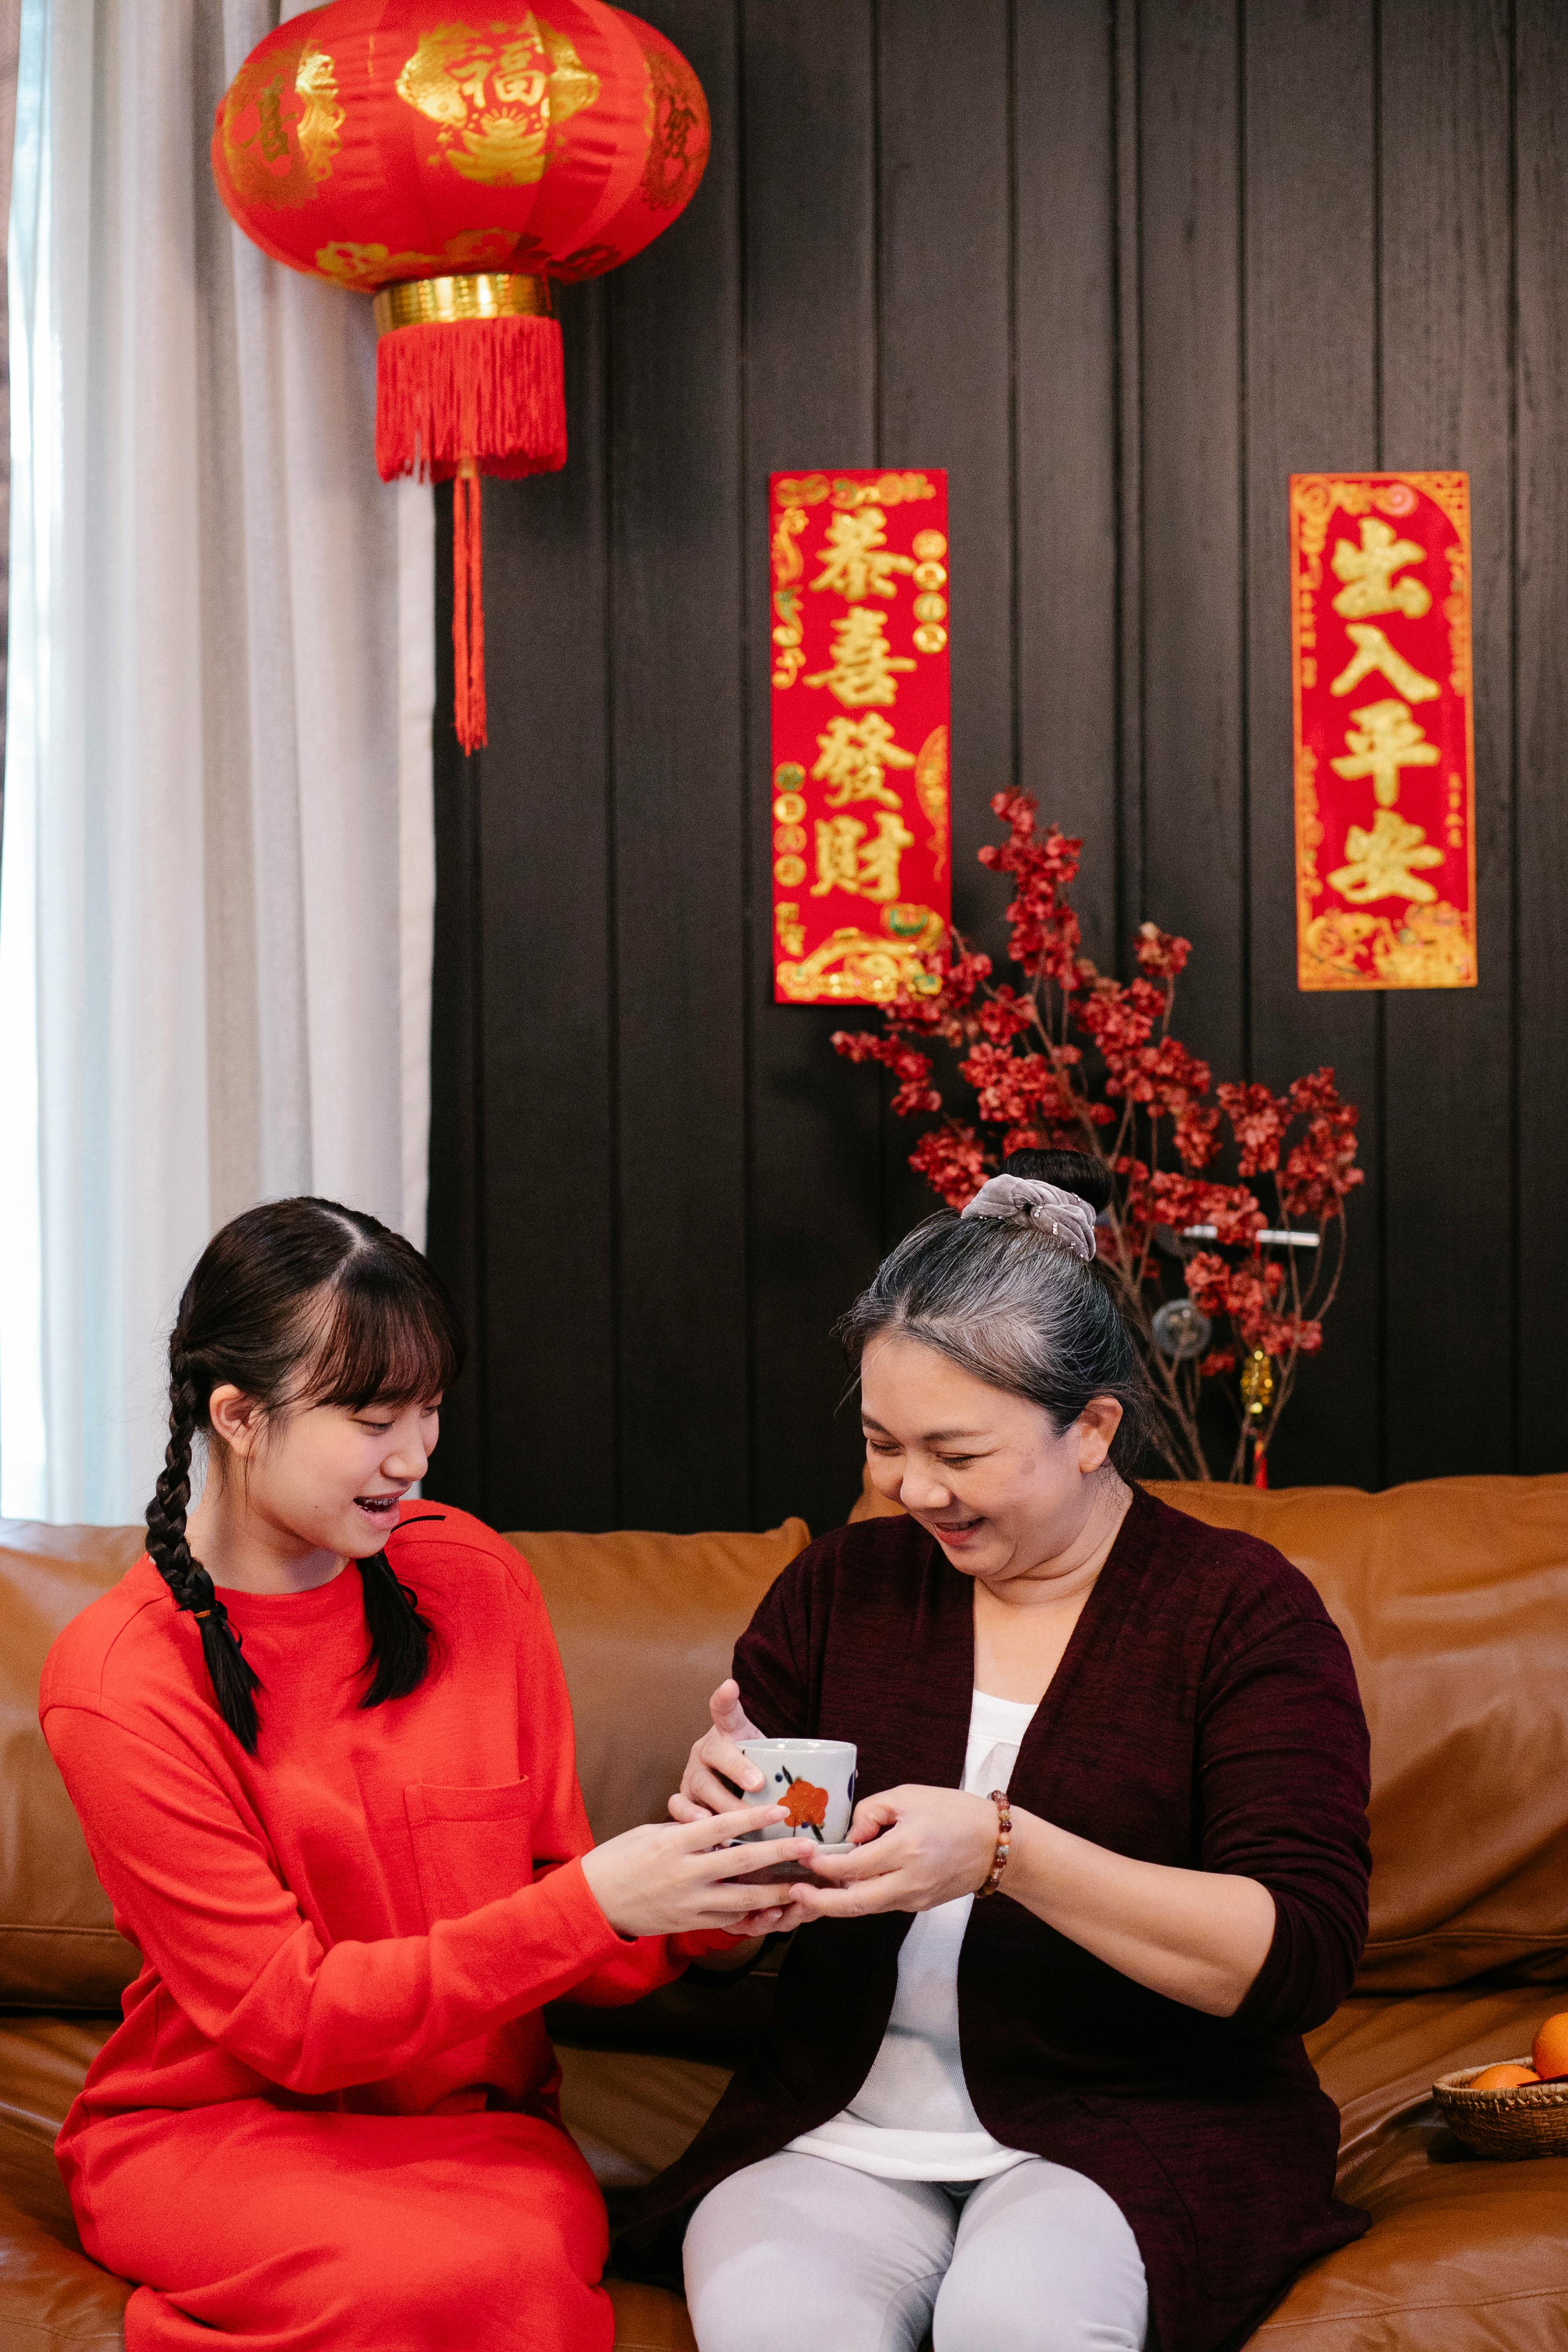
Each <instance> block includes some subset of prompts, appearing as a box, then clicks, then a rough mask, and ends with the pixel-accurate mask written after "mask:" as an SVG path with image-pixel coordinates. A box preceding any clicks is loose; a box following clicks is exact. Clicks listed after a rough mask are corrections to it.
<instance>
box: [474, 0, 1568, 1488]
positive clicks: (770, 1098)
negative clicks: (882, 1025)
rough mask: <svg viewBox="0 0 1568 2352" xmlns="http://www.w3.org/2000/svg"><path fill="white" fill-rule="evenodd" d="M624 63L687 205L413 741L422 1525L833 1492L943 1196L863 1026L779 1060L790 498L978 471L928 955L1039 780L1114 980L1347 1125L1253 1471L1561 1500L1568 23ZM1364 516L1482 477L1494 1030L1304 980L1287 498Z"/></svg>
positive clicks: (1104, 27) (1482, 737) (1176, 30)
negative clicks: (476, 719)
mask: <svg viewBox="0 0 1568 2352" xmlns="http://www.w3.org/2000/svg"><path fill="white" fill-rule="evenodd" d="M647 13H648V14H649V15H650V16H652V17H653V18H654V19H655V21H656V22H658V24H659V25H660V26H662V27H663V28H664V29H665V30H667V31H668V33H669V34H670V35H671V37H673V38H674V39H675V40H676V41H678V42H679V44H680V46H681V47H683V48H684V49H685V50H686V53H687V54H688V56H689V57H690V58H691V59H692V62H693V64H694V65H695V66H696V67H697V69H698V71H699V72H700V75H701V76H702V79H703V81H704V84H705V86H706V88H707V89H708V93H709V97H710V103H711V105H712V109H713V116H714V127H715V143H714V158H713V163H712V164H711V166H710V171H709V174H708V178H707V181H706V183H705V184H704V186H703V188H702V190H701V192H700V195H699V197H698V199H697V201H696V202H695V204H694V205H692V207H691V209H690V211H689V214H688V215H687V216H686V217H685V218H684V219H682V220H681V221H680V222H679V223H678V224H677V225H676V226H674V227H673V228H672V229H671V231H670V232H669V233H668V236H665V237H664V238H662V239H660V240H659V242H658V244H657V245H656V246H655V247H653V248H652V249H651V250H650V252H649V253H648V254H647V255H646V256H645V257H643V258H642V259H641V260H639V261H638V262H637V263H635V264H633V265H632V266H631V267H630V268H628V269H626V271H625V272H623V273H621V274H619V275H618V276H616V278H613V279H611V280H609V281H607V282H606V283H605V285H604V286H602V287H600V288H596V289H583V290H581V291H579V292H577V293H574V294H572V295H570V296H569V297H568V298H567V300H566V303H565V305H564V310H565V325H566V332H567V337H568V342H569V345H570V349H571V362H570V383H569V390H570V399H571V410H572V428H573V436H574V446H573V457H572V463H571V467H570V468H569V469H568V471H567V473H566V474H565V475H563V476H562V477H561V478H558V479H555V480H552V481H548V482H537V483H523V484H519V485H515V486H498V487H494V488H489V489H488V490H487V531H488V548H489V562H488V570H489V592H490V593H489V665H490V677H489V683H490V706H491V746H490V749H489V751H488V752H487V753H486V754H485V755H484V756H483V757H482V759H480V760H478V761H472V762H469V763H468V765H467V767H466V768H465V765H464V763H463V762H462V761H459V760H458V758H457V757H456V756H455V753H454V751H453V750H452V747H451V742H450V736H449V732H448V731H447V726H446V714H445V710H444V713H443V722H442V727H441V730H440V741H441V744H442V752H441V759H440V775H439V779H438V809H437V831H438V898H439V903H438V908H437V988H436V1050H435V1063H434V1094H435V1116H434V1120H433V1139H432V1169H431V1175H432V1195H431V1247H432V1252H433V1254H434V1255H435V1256H436V1258H437V1262H438V1263H439V1264H440V1265H442V1266H443V1267H444V1268H445V1269H446V1270H447V1273H448V1274H449V1276H451V1278H452V1280H453V1283H454V1286H455V1288H456V1289H457V1292H458V1297H459V1300H460V1303H461V1305H462V1307H463V1311H464V1313H465V1316H466V1317H467V1318H468V1322H469V1324H470V1327H471V1328H472V1330H473V1332H474V1336H475V1343H476V1344H475V1357H476V1363H475V1370H474V1373H473V1375H472V1376H471V1377H470V1378H469V1379H468V1381H466V1382H465V1383H464V1385H463V1387H462V1388H461V1389H459V1391H458V1393H457V1394H456V1395H455V1396H454V1398H453V1400H452V1405H451V1409H450V1412H449V1413H448V1417H447V1440H446V1443H445V1444H444V1447H443V1452H442V1454H441V1455H440V1456H439V1457H438V1458H437V1465H436V1469H435V1472H434V1473H433V1476H432V1481H431V1484H432V1487H433V1489H434V1490H436V1491H439V1492H441V1493H444V1494H447V1495H449V1496H453V1497H454V1498H456V1499H459V1500H463V1501H466V1502H469V1503H471V1504H473V1505H474V1506H475V1507H478V1508H479V1509H480V1510H482V1511H484V1512H486V1513H487V1515H488V1516H489V1517H492V1518H494V1519H497V1520H500V1521H503V1522H510V1523H512V1524H523V1525H527V1524H535V1525H537V1524H540V1523H541V1522H543V1521H555V1522H557V1523H560V1524H573V1525H577V1526H582V1527H602V1526H607V1525H611V1524H616V1523H618V1524H622V1525H626V1524H634V1523H637V1522H638V1521H641V1522H643V1523H653V1524H659V1525H664V1526H668V1527H672V1528H680V1527H695V1526H700V1525H703V1524H708V1525H714V1524H753V1525H760V1524H766V1523H767V1522H769V1521H772V1520H774V1519H776V1518H777V1517H780V1516H781V1515H782V1514H784V1512H785V1511H788V1510H792V1509H795V1510H801V1511H803V1512H804V1513H805V1516H806V1517H808V1518H809V1519H810V1520H811V1522H812V1523H813V1524H814V1525H816V1526H826V1525H828V1524H830V1523H831V1522H832V1521H833V1520H834V1519H836V1518H837V1517H839V1516H840V1515H841V1513H842V1511H843V1509H844V1507H845V1505H846V1503H847V1499H848V1496H849V1495H850V1493H851V1492H852V1491H853V1487H854V1485H855V1481H856V1476H857V1448H856V1444H855V1431H854V1424H853V1417H852V1415H847V1414H845V1413H843V1412H838V1411H837V1403H838V1399H839V1394H840V1391H841V1387H842V1371H841V1367H840V1365H839V1361H838V1359H837V1350H836V1349H835V1347H834V1344H833V1342H832V1339H831V1337H830V1331H831V1326H832V1324H833V1321H834V1319H835V1318H836V1317H837V1315H838V1314H839V1313H840V1312H841V1311H842V1310H843V1308H844V1307H845V1306H846V1305H847V1302H848V1300H849V1298H850V1297H852V1296H853V1294H854V1292H855V1290H856V1288H857V1287H858V1286H859V1284H860V1283H861V1282H862V1281H863V1280H864V1279H865V1278H866V1276H868V1273H869V1272H870V1271H871V1268H872V1267H873V1265H874V1264H875V1262H876V1257H877V1255H878V1251H879V1247H880V1246H881V1245H883V1244H885V1243H886V1242H887V1241H888V1240H890V1239H891V1238H893V1237H894V1236H895V1235H896V1234H898V1233H900V1232H901V1231H903V1230H904V1229H905V1228H906V1226H907V1225H908V1223H910V1221H911V1219H912V1218H913V1217H914V1216H916V1215H917V1214H919V1213H922V1212H923V1210H924V1209H925V1208H926V1207H927V1206H928V1205H929V1200H928V1197H927V1196H926V1195H924V1194H923V1192H921V1188H920V1187H918V1186H917V1185H916V1184H915V1183H914V1181H913V1180H912V1179H911V1178H910V1175H909V1172H908V1171H907V1169H906V1168H905V1166H904V1164H903V1162H904V1155H905V1153H906V1152H907V1150H908V1149H909V1146H910V1142H911V1141H912V1139H913V1136H912V1132H911V1130H910V1129H908V1128H906V1127H903V1126H901V1125H900V1124H899V1123H898V1122H895V1121H893V1120H891V1119H890V1118H889V1116H888V1114H887V1112H886V1108H885V1102H884V1100H883V1098H882V1097H880V1096H879V1091H878V1087H877V1085H876V1083H875V1081H874V1080H873V1079H872V1077H871V1076H870V1075H869V1074H868V1073H867V1072H864V1071H858V1070H855V1069H852V1068H850V1067H849V1066H847V1065H845V1064H843V1063H842V1062H840V1061H838V1060H837V1058H836V1057H835V1056H834V1055H833V1054H832V1052H831V1049H830V1045H829V1038H830V1035H831V1033H832V1031H833V1030H834V1029H835V1028H836V1027H837V1026H839V1025H841V1023H842V1020H843V1018H844V1016H842V1015H838V1014H835V1013H830V1012H828V1011H826V1010H825V1009H824V1010H818V1009H816V1008H811V1009H805V1008H796V1007H780V1006H777V1005H775V1004H774V1003H773V1002H772V990H771V937H770V926H771V893H770V884H769V868H770V864H771V851H770V832H771V824H770V818H769V810H768V803H769V799H770V797H771V795H770V789H769V759H768V670H769V666H770V664H769V646H768V627H769V613H768V602H767V595H768V586H767V576H766V514H765V501H766V481H767V475H768V473H769V471H770V470H771V469H773V468H774V467H786V466H787V467H796V466H798V467H808V466H831V465H834V464H843V465H869V464H879V463H886V464H894V465H945V466H946V467H948V469H949V474H950V487H951V493H952V547H953V593H954V639H953V694H954V710H953V717H954V736H955V768H954V828H955V835H956V842H957V853H958V854H957V859H956V873H955V880H956V884H957V891H956V901H957V912H958V916H959V919H960V921H961V922H962V923H963V924H964V925H965V926H966V927H967V928H970V929H973V930H974V931H976V932H977V934H978V935H979V936H980V937H981V938H982V940H984V943H985V944H986V945H988V946H990V947H992V948H996V947H998V946H999V945H1000V944H1001V942H1002V938H1003V922H1002V907H1003V903H1004V899H1003V893H1002V891H1001V890H1000V889H999V888H998V887H997V886H996V885H995V884H994V882H993V881H992V880H991V879H990V878H989V877H984V876H983V875H982V874H981V872H980V871H979V869H978V868H977V867H976V866H975V865H974V862H973V854H974V851H975V849H976V848H977V847H978V845H980V843H981V842H982V841H983V840H985V839H987V838H989V837H991V831H992V820H991V819H990V816H989V814H988V809H987V803H988V801H989V798H990V795H991V793H993V792H994V790H995V789H996V788H997V786H998V785H999V784H1002V783H1004V782H1006V781H1007V780H1008V779H1009V778H1010V777H1011V776H1013V775H1015V774H1016V775H1017V776H1018V777H1019V778H1020V779H1021V781H1022V782H1024V783H1025V785H1026V787H1027V788H1028V789H1030V790H1032V791H1035V792H1037V793H1038V794H1039V796H1040V800H1041V803H1042V809H1043V812H1044V814H1047V815H1049V816H1056V817H1058V818H1059V819H1060V820H1061V821H1062V822H1063V823H1064V824H1066V825H1067V826H1068V829H1069V830H1072V831H1075V832H1079V833H1081V834H1082V835H1084V839H1085V858H1086V873H1085V879H1084V884H1083V887H1082V888H1081V889H1080V892H1079V905H1080V910H1081V912H1082V914H1083V917H1084V919H1085V926H1086V933H1087V936H1088V939H1089V946H1090V950H1091V952H1093V953H1094V954H1095V955H1096V956H1097V958H1099V959H1100V961H1104V962H1107V963H1108V964H1110V966H1111V967H1112V968H1118V967H1120V968H1121V969H1122V970H1125V969H1126V959H1127V933H1128V931H1129V929H1131V926H1132V925H1133V924H1135V923H1136V922H1137V921H1138V920H1139V919H1142V917H1143V916H1144V915H1145V914H1148V915H1152V916H1153V917H1155V918H1156V919H1158V920H1159V921H1161V922H1162V923H1164V924H1166V925H1167V926H1169V927H1170V928H1172V929H1179V930H1182V931H1184V932H1186V933H1187V934H1188V935H1189V936H1190V937H1191V938H1192V939H1193V940H1194V942H1195V943H1196V947H1197V955H1196V958H1195V960H1194V965H1193V967H1192V970H1191V972H1190V974H1189V977H1188V980H1187V982H1186V983H1185V987H1184V1003H1183V1014H1182V1021H1181V1028H1182V1033H1183V1034H1184V1036H1185V1037H1186V1038H1187V1040H1188V1042H1189V1043H1190V1044H1191V1045H1193V1046H1194V1048H1195V1049H1196V1050H1197V1051H1198V1052H1200V1053H1203V1054H1205V1055H1207V1056H1208V1057H1209V1058H1210V1059H1211V1060H1212V1061H1213V1062H1214V1064H1215V1073H1216V1076H1245V1075H1252V1076H1258V1077H1259V1078H1263V1079H1266V1080H1268V1082H1269V1083H1270V1084H1271V1085H1274V1086H1276V1087H1278V1086H1281V1085H1283V1084H1284V1083H1285V1082H1287V1081H1288V1080H1289V1078H1291V1077H1292V1076H1296V1075H1297V1074H1299V1073H1300V1072H1301V1071H1304V1070H1309V1069H1313V1068H1316V1067H1317V1066H1319V1065H1320V1064H1322V1063H1331V1064H1333V1065H1334V1066H1335V1067H1336V1068H1337V1070H1338V1072H1339V1075H1340V1077H1341V1081H1342V1085H1343V1087H1344V1089H1345V1091H1346V1093H1347V1094H1348V1096H1349V1097H1351V1098H1352V1100H1354V1101H1355V1102H1357V1103H1358V1104H1359V1105H1360V1107H1361V1110H1362V1129H1361V1133H1362V1141H1363V1164H1364V1166H1365V1169H1366V1172H1367V1181H1366V1185H1365V1187H1364V1189H1363V1191H1362V1192H1359V1193H1358V1194H1357V1195H1356V1196H1355V1198H1354V1200H1353V1202H1352V1258H1351V1268H1350V1273H1349V1276H1348V1278H1347V1281H1346V1285H1345V1288H1344V1291H1343V1294H1342V1298H1341V1300H1340V1302H1339V1304H1338V1306H1337V1307H1336V1308H1335V1310H1334V1313H1333V1317H1332V1319H1331V1325H1330V1328H1329V1335H1328V1344H1327V1348H1326V1349H1325V1353H1324V1355H1323V1358H1322V1359H1321V1361H1320V1362H1319V1363H1317V1364H1315V1365H1313V1366H1310V1368H1309V1369H1308V1371H1307V1374H1306V1377H1305V1379H1304V1381H1303V1385H1302V1389H1301V1391H1300V1396H1299V1398H1298V1401H1297V1402H1296V1403H1295V1405H1294V1406H1293V1408H1292V1411H1291V1413H1290V1415H1289V1418H1288V1420H1287V1421H1286V1423H1285V1424H1284V1428H1283V1431H1282V1433H1281V1437H1280V1439H1279V1442H1278V1444H1277V1445H1276V1448H1275V1454H1274V1468H1275V1472H1276V1475H1277V1476H1280V1477H1283V1478H1285V1479H1292V1478H1294V1479H1319V1480H1335V1481H1347V1482H1352V1483H1357V1484H1363V1485H1366V1486H1381V1485H1384V1484H1385V1483H1388V1482H1389V1481H1391V1480H1394V1479H1397V1478H1405V1477H1415V1476H1423V1475H1434V1474H1437V1473H1440V1472H1444V1471H1451V1470H1464V1469H1477V1470H1479V1469H1509V1468H1514V1467H1517V1468H1521V1469H1542V1468H1548V1467H1561V1466H1563V1463H1564V1461H1565V1460H1568V1442H1565V1440H1564V1437H1563V1421H1562V1414H1561V1410H1560V1407H1559V1404H1558V1401H1557V1396H1556V1389H1555V1384H1554V1383H1553V1382H1552V1381H1550V1379H1549V1378H1548V1377H1546V1375H1545V1367H1546V1366H1547V1365H1548V1363H1549V1362H1550V1361H1551V1360H1552V1358H1551V1355H1550V1350H1551V1349H1552V1346H1553V1345H1554V1343H1555V1341H1556V1339H1557V1337H1558V1334H1559V1333H1560V1331H1561V1328H1562V1326H1563V1317H1564V1310H1565V1308H1568V1221H1565V1220H1564V1218H1563V1213H1562V1203H1563V1199H1564V1197H1565V1196H1568V1046H1565V1045H1564V1043H1563V1038H1564V1035H1565V1034H1568V1024H1564V1022H1563V1018H1562V1014H1561V1006H1562V1003H1563V999H1564V993H1565V991H1568V950H1565V949H1564V946H1563V940H1564V935H1565V930H1568V923H1565V919H1564V918H1565V913H1568V908H1565V898H1568V879H1565V877H1568V814H1565V809H1568V792H1565V790H1564V778H1563V749H1562V746H1563V741H1564V740H1565V737H1568V688H1564V685H1563V668H1562V662H1561V657H1560V648H1561V646H1562V645H1563V642H1564V641H1565V640H1568V565H1565V563H1564V561H1563V547H1564V545H1568V457H1565V455H1564V451H1565V450H1568V326H1565V323H1564V321H1565V315H1568V227H1565V226H1564V217H1565V215H1564V204H1563V190H1564V188H1568V32H1565V30H1564V25H1565V23H1568V18H1565V17H1564V15H1563V11H1562V9H1561V7H1560V6H1559V5H1555V0H1314V5H1312V6H1310V7H1305V6H1302V5H1300V0H973V5H963V6H957V5H952V0H799V5H795V6H794V7H791V8H789V9H787V10H786V9H782V8H780V7H778V6H777V5H775V0H647ZM1375 464H1386V465H1391V466H1398V467H1433V466H1450V465H1458V466H1463V467H1467V468H1468V471H1469V473H1470V475H1471V480H1472V493H1473V507H1474V527H1475V557H1476V570H1475V583H1476V661H1477V757H1478V804H1479V869H1480V875H1479V885H1480V914H1481V937H1480V956H1481V984H1480V987H1479V989H1478V990H1476V991H1475V992H1442V993H1436V992H1435V993H1431V994H1413V993H1412V994H1398V995H1394V996H1393V997H1390V998H1382V997H1349V998H1346V997H1334V996H1331V995H1310V996H1304V995H1302V994H1300V992H1298V990H1297V988H1296V984H1295V961H1294V939H1295V914H1294V895H1293V827H1292V815H1291V790H1290V709H1289V611H1288V602H1287V567H1286V558H1287V509H1286V496H1287V487H1286V486H1287V477H1288V476H1289V473H1291V472H1292V471H1300V470H1303V469H1309V468H1315V467H1346V468H1354V467H1367V466H1372V465H1375ZM444 553H445V549H444V543H443V554H444ZM439 592H440V595H441V598H442V600H443V601H442V607H441V625H442V627H443V631H445V628H446V627H447V621H448V616H449V595H450V586H449V578H448V576H447V571H446V569H445V565H444V568H443V572H442V577H441V581H440V583H439ZM443 644H445V637H443ZM443 667H445V666H443ZM444 691H445V683H444Z"/></svg>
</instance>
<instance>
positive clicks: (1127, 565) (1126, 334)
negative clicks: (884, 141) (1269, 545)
mask: <svg viewBox="0 0 1568 2352" xmlns="http://www.w3.org/2000/svg"><path fill="white" fill-rule="evenodd" d="M1141 16H1142V6H1141V0H1110V28H1111V39H1112V45H1113V51H1114V58H1115V67H1114V98H1113V105H1112V124H1111V139H1112V155H1113V159H1114V171H1115V175H1116V342H1115V352H1116V506H1117V516H1116V523H1117V547H1116V564H1117V582H1116V689H1117V690H1116V765H1117V773H1116V908H1115V917H1114V922H1113V931H1114V937H1115V940H1116V942H1117V944H1118V946H1120V943H1121V940H1123V939H1125V938H1126V936H1127V932H1128V930H1129V928H1130V927H1131V925H1132V924H1133V923H1134V922H1141V921H1142V908H1143V901H1144V898H1145V896H1146V893H1145V889H1144V878H1145V877H1144V871H1143V716H1144V712H1143V414H1144V388H1143V244H1142V226H1143V198H1142V164H1143V142H1142V104H1143V92H1142V23H1141V21H1140V20H1141ZM1135 909H1136V910H1137V911H1136V912H1135V911H1134V910H1135ZM1112 962H1113V963H1114V958H1113V959H1112Z"/></svg>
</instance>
